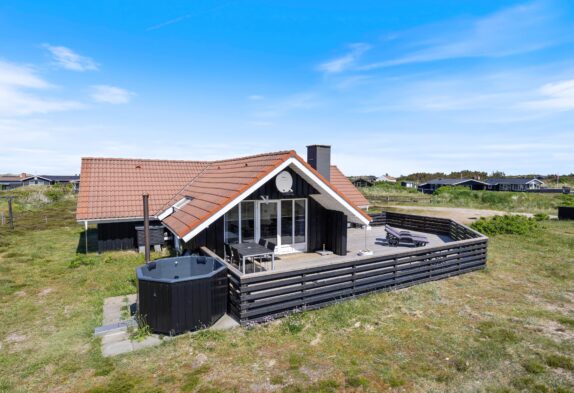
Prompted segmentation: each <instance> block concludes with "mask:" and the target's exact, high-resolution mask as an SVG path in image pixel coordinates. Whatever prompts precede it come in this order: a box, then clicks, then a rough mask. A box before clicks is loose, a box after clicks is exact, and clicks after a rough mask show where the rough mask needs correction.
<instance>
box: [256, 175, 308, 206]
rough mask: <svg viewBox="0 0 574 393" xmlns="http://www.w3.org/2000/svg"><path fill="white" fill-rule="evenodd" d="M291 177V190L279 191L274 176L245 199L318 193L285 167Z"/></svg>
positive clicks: (287, 197)
mask: <svg viewBox="0 0 574 393" xmlns="http://www.w3.org/2000/svg"><path fill="white" fill-rule="evenodd" d="M285 170H286V171H287V172H289V173H290V174H291V176H292V177H293V192H286V193H282V192H280V191H279V190H278V189H277V187H276V186H275V177H274V178H272V179H271V180H269V181H268V182H267V183H265V184H264V185H262V186H261V187H259V188H258V189H257V190H256V191H255V192H253V193H252V194H251V195H249V196H248V197H247V198H245V200H250V199H251V200H252V199H256V200H258V201H259V200H261V197H262V196H267V197H269V199H292V198H307V197H309V195H311V194H318V192H317V190H315V188H313V186H311V185H310V184H309V183H307V182H306V181H305V179H303V178H302V177H301V176H299V175H298V174H297V173H296V172H295V171H293V170H292V169H291V168H286V169H285Z"/></svg>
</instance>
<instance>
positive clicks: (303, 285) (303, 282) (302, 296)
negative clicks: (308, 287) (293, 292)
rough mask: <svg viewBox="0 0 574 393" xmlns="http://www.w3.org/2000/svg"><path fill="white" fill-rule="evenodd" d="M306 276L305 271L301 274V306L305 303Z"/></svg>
mask: <svg viewBox="0 0 574 393" xmlns="http://www.w3.org/2000/svg"><path fill="white" fill-rule="evenodd" d="M306 276H307V275H306V274H305V273H303V274H302V275H301V287H302V289H301V307H303V306H305V305H306V304H305V284H306V283H307V282H306V281H305V279H306Z"/></svg>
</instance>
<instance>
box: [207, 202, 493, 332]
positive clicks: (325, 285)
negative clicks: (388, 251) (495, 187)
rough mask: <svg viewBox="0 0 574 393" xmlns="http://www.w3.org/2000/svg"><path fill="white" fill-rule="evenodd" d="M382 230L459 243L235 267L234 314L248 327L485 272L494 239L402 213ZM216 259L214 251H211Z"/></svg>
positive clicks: (386, 218)
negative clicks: (303, 263) (279, 267)
mask: <svg viewBox="0 0 574 393" xmlns="http://www.w3.org/2000/svg"><path fill="white" fill-rule="evenodd" d="M374 218H375V221H376V222H377V223H378V225H384V224H385V223H388V224H389V225H393V226H397V227H399V228H404V229H410V230H414V231H420V232H429V233H437V234H448V235H449V236H450V237H452V238H453V239H454V240H455V241H453V242H450V243H446V244H443V245H440V246H435V247H425V248H423V249H415V250H412V251H408V252H403V253H400V254H395V255H380V256H373V257H370V258H360V259H356V260H352V261H346V262H340V263H334V264H329V265H323V266H314V267H309V268H304V269H299V270H294V271H278V272H268V273H265V274H256V275H243V274H241V273H240V272H239V271H238V270H237V269H235V268H234V267H232V266H231V265H228V266H229V269H228V270H229V273H228V274H229V301H228V312H229V313H230V314H231V315H232V316H233V317H235V318H236V319H237V320H239V321H240V322H241V323H242V324H246V323H256V322H263V321H268V320H271V319H274V318H279V317H281V316H284V315H287V314H289V313H292V312H295V311H297V310H313V309H317V308H320V307H325V306H327V305H329V304H333V303H336V302H339V301H341V300H343V299H345V298H350V297H356V296H362V295H366V294H368V293H371V292H375V291H389V290H394V289H399V288H405V287H408V286H412V285H417V284H421V283H425V282H429V281H434V280H440V279H443V278H448V277H451V276H455V275H459V274H464V273H468V272H472V271H475V270H479V269H483V268H484V267H485V265H486V256H487V245H488V238H486V237H485V236H483V235H481V234H480V233H478V232H476V231H474V230H472V229H470V228H468V227H466V226H464V225H461V224H458V223H456V222H454V221H452V220H449V219H444V218H437V217H424V216H411V215H406V214H400V213H391V212H387V213H383V214H380V215H376V216H375V217H374ZM205 252H206V253H208V254H210V253H211V251H209V250H207V249H206V251H205Z"/></svg>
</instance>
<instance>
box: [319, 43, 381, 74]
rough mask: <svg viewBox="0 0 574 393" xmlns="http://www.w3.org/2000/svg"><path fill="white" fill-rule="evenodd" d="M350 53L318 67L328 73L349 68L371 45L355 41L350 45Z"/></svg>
mask: <svg viewBox="0 0 574 393" xmlns="http://www.w3.org/2000/svg"><path fill="white" fill-rule="evenodd" d="M349 49H350V51H349V53H347V54H346V55H344V56H341V57H338V58H336V59H332V60H329V61H327V62H325V63H322V64H320V65H319V66H318V67H317V69H318V70H319V71H322V72H324V73H327V74H336V73H339V72H343V71H345V70H347V69H349V68H350V67H351V66H353V65H354V64H355V62H356V61H357V60H358V59H359V58H360V57H361V56H362V55H363V53H365V52H366V51H368V50H369V49H371V46H370V45H368V44H365V43H361V42H359V43H355V44H351V45H349Z"/></svg>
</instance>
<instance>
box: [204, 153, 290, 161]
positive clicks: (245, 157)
mask: <svg viewBox="0 0 574 393" xmlns="http://www.w3.org/2000/svg"><path fill="white" fill-rule="evenodd" d="M293 153H294V150H280V151H275V152H269V153H259V154H252V155H249V156H241V157H234V158H226V159H223V160H215V161H206V162H209V163H210V164H216V163H217V164H218V163H221V162H228V161H237V160H245V159H249V158H257V157H268V156H279V155H287V154H293Z"/></svg>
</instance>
